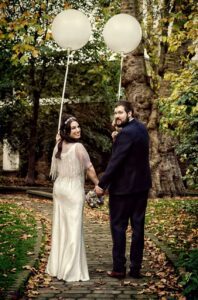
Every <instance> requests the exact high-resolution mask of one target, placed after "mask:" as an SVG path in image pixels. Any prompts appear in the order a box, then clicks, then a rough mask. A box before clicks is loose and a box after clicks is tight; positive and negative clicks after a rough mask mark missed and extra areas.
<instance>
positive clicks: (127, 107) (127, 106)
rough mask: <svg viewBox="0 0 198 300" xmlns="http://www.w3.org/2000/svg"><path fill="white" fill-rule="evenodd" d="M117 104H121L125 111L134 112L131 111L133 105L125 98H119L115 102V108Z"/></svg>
mask: <svg viewBox="0 0 198 300" xmlns="http://www.w3.org/2000/svg"><path fill="white" fill-rule="evenodd" d="M118 106H123V107H124V110H125V111H126V113H128V112H130V111H131V112H132V115H133V113H134V111H133V107H132V105H131V103H130V102H129V101H126V100H120V101H118V102H117V103H116V105H115V108H116V107H118Z"/></svg>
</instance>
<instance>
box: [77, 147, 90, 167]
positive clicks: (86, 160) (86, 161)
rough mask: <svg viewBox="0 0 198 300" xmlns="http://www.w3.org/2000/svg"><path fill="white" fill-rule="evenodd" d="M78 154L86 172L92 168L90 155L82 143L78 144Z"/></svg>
mask: <svg viewBox="0 0 198 300" xmlns="http://www.w3.org/2000/svg"><path fill="white" fill-rule="evenodd" d="M76 154H77V157H78V158H79V160H80V163H81V165H82V166H83V169H84V170H87V169H89V168H90V167H91V166H92V163H91V160H90V157H89V154H88V152H87V150H86V149H85V147H84V146H83V145H82V144H81V143H77V144H76Z"/></svg>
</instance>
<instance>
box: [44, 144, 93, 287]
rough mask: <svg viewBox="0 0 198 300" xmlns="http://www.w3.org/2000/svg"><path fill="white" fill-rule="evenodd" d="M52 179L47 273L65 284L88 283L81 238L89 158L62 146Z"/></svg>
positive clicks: (79, 147) (79, 148) (71, 146)
mask: <svg viewBox="0 0 198 300" xmlns="http://www.w3.org/2000/svg"><path fill="white" fill-rule="evenodd" d="M56 153H57V145H56V146H55V148H54V152H53V156H52V164H51V176H52V178H53V179H55V178H56V180H55V182H54V187H53V221H52V240H51V251H50V255H49V258H48V263H47V267H46V273H48V274H49V275H51V276H55V277H57V278H58V279H63V280H65V281H68V282H70V281H86V280H89V273H88V267H87V259H86V253H85V245H84V238H83V207H84V200H85V192H84V174H85V170H86V169H87V168H89V167H90V165H91V161H90V158H89V155H88V153H87V151H86V149H85V148H84V146H83V145H82V144H81V143H68V144H66V143H63V148H62V153H61V159H57V158H55V154H56Z"/></svg>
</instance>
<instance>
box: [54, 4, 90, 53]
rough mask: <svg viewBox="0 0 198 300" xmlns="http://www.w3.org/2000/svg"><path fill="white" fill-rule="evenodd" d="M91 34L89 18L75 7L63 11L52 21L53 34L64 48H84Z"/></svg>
mask: <svg viewBox="0 0 198 300" xmlns="http://www.w3.org/2000/svg"><path fill="white" fill-rule="evenodd" d="M90 35H91V24H90V22H89V19H88V18H87V17H86V16H85V15H84V14H83V13H82V12H80V11H78V10H75V9H67V10H64V11H62V12H61V13H59V14H58V15H57V16H56V17H55V18H54V21H53V23H52V36H53V38H54V40H55V41H56V43H57V44H58V45H59V46H60V47H62V48H64V49H68V48H69V49H71V50H77V49H80V48H82V47H83V46H84V45H85V44H86V43H87V42H88V40H89V37H90Z"/></svg>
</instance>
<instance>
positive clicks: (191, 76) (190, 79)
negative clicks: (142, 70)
mask: <svg viewBox="0 0 198 300" xmlns="http://www.w3.org/2000/svg"><path fill="white" fill-rule="evenodd" d="M166 78H167V79H168V80H171V89H172V93H171V95H170V97H168V98H163V99H160V103H159V105H160V110H161V112H162V117H161V120H160V122H161V127H162V128H163V129H164V130H168V131H169V132H171V133H172V134H174V135H175V136H176V137H177V138H178V141H179V143H178V146H177V149H176V151H177V153H178V155H179V157H180V160H181V162H182V163H185V165H186V168H187V170H186V174H185V177H184V178H185V179H186V180H187V182H188V185H189V186H191V187H194V188H196V187H197V184H198V183H197V176H198V168H197V165H198V145H197V128H198V103H197V95H198V88H197V72H196V64H195V63H191V64H189V67H188V68H187V67H186V68H185V69H183V70H181V72H180V74H179V75H175V74H167V76H166Z"/></svg>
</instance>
